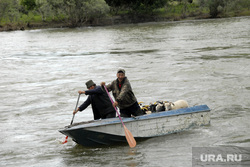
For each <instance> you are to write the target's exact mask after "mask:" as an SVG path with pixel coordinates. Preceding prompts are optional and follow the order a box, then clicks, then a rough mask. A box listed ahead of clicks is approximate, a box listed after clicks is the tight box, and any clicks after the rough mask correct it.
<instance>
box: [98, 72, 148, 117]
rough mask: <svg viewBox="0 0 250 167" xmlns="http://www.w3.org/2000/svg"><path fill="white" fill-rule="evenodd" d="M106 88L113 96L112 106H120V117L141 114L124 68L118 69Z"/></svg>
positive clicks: (103, 83)
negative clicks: (115, 77) (115, 76)
mask: <svg viewBox="0 0 250 167" xmlns="http://www.w3.org/2000/svg"><path fill="white" fill-rule="evenodd" d="M101 85H105V82H102V83H101ZM107 89H108V91H112V93H113V96H114V98H115V102H114V103H113V106H114V107H116V106H118V107H119V108H120V113H121V116H122V117H131V115H133V116H139V115H143V112H142V111H141V109H140V106H139V104H138V102H137V99H136V97H135V95H134V93H133V91H132V87H131V85H130V82H129V80H128V78H127V77H126V76H125V70H124V69H118V71H117V79H116V80H114V81H113V82H112V83H111V84H109V85H107Z"/></svg>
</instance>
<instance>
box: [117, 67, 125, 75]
mask: <svg viewBox="0 0 250 167" xmlns="http://www.w3.org/2000/svg"><path fill="white" fill-rule="evenodd" d="M117 73H123V74H125V70H124V69H121V68H120V69H118V70H117Z"/></svg>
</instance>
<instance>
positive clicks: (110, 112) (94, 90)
mask: <svg viewBox="0 0 250 167" xmlns="http://www.w3.org/2000/svg"><path fill="white" fill-rule="evenodd" d="M86 86H87V88H88V90H86V91H78V93H79V94H85V95H89V96H88V98H87V100H86V101H85V102H84V103H83V104H82V105H81V106H80V107H78V108H77V110H74V111H73V114H76V113H77V112H78V111H83V110H85V109H86V108H87V107H88V106H89V105H90V104H91V106H92V110H93V115H94V119H95V120H97V119H100V118H101V119H105V118H114V117H115V116H116V111H115V109H114V107H113V106H112V103H111V101H110V99H109V97H108V95H107V93H106V92H105V90H104V89H103V88H102V87H101V86H96V84H95V83H94V82H93V81H92V80H89V81H88V82H86Z"/></svg>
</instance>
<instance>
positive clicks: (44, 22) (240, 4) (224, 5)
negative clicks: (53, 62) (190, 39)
mask: <svg viewBox="0 0 250 167" xmlns="http://www.w3.org/2000/svg"><path fill="white" fill-rule="evenodd" d="M244 15H250V1H249V0H237V1H236V0H175V1H174V0H0V30H16V29H26V28H33V27H38V28H42V27H62V26H65V27H78V26H82V25H96V23H97V22H98V23H99V21H100V20H105V19H106V20H108V19H109V20H110V19H113V18H117V16H119V17H122V18H127V19H130V18H131V19H135V18H137V19H135V21H138V22H139V21H140V18H142V17H143V18H144V21H147V19H145V18H151V19H152V18H154V19H155V18H157V19H155V20H181V19H185V18H187V17H195V18H211V17H212V18H216V17H232V16H244ZM148 20H149V19H148ZM150 21H152V20H150ZM101 23H103V22H101Z"/></svg>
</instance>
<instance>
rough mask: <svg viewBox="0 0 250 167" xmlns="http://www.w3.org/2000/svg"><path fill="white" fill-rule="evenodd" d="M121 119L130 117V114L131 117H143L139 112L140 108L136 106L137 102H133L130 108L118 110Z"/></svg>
mask: <svg viewBox="0 0 250 167" xmlns="http://www.w3.org/2000/svg"><path fill="white" fill-rule="evenodd" d="M120 113H121V117H131V114H132V115H133V116H139V115H143V112H142V111H141V108H140V106H139V104H138V102H135V103H134V104H133V105H132V106H130V107H127V108H124V109H120Z"/></svg>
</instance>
